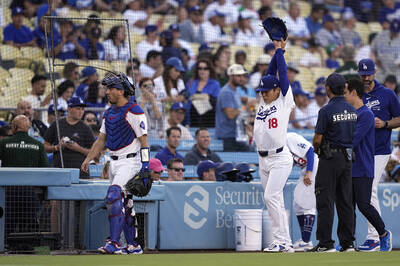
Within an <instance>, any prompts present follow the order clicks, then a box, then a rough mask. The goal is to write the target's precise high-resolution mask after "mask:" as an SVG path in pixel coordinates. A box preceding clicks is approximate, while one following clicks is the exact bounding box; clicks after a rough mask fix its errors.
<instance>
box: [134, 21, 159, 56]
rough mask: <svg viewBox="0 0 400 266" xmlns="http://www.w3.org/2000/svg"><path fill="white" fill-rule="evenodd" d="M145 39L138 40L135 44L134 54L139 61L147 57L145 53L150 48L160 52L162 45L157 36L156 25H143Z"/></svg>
mask: <svg viewBox="0 0 400 266" xmlns="http://www.w3.org/2000/svg"><path fill="white" fill-rule="evenodd" d="M145 33H146V39H144V40H143V41H141V42H139V43H138V44H137V45H136V55H137V56H138V58H139V60H140V62H144V60H145V59H146V57H147V53H148V52H149V51H151V50H155V51H159V52H161V50H162V47H161V46H160V43H159V41H158V37H157V26H156V25H152V24H149V25H147V26H146V27H145Z"/></svg>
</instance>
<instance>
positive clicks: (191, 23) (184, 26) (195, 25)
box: [179, 5, 205, 44]
mask: <svg viewBox="0 0 400 266" xmlns="http://www.w3.org/2000/svg"><path fill="white" fill-rule="evenodd" d="M202 22H203V12H202V10H201V8H200V7H199V6H197V5H196V6H193V7H191V8H190V9H189V19H187V20H185V21H183V22H182V23H181V24H179V28H180V32H181V38H182V39H183V40H185V41H187V42H191V43H198V44H201V43H203V42H204V40H205V39H204V29H203V25H202Z"/></svg>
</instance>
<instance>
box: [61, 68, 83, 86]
mask: <svg viewBox="0 0 400 266" xmlns="http://www.w3.org/2000/svg"><path fill="white" fill-rule="evenodd" d="M62 74H63V78H62V80H61V82H63V81H65V80H70V81H72V82H73V84H74V90H75V87H77V86H78V85H79V78H80V73H79V66H78V65H77V64H76V63H74V62H68V63H66V64H65V66H64V69H63V72H62Z"/></svg>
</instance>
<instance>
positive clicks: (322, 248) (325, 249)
mask: <svg viewBox="0 0 400 266" xmlns="http://www.w3.org/2000/svg"><path fill="white" fill-rule="evenodd" d="M307 252H336V249H335V248H334V247H325V246H321V245H320V244H318V245H316V246H315V247H313V248H312V249H309V250H307Z"/></svg>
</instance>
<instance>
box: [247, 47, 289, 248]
mask: <svg viewBox="0 0 400 266" xmlns="http://www.w3.org/2000/svg"><path fill="white" fill-rule="evenodd" d="M273 42H274V45H275V48H276V51H275V54H274V56H273V58H272V59H271V63H270V65H269V67H268V70H267V73H266V75H265V76H263V77H262V79H261V82H260V86H259V88H258V89H257V92H260V93H261V99H260V106H259V108H258V111H257V114H256V119H255V124H254V140H255V143H256V146H257V150H258V154H259V165H260V168H259V170H260V177H261V184H262V186H263V189H264V199H265V203H266V206H267V208H268V212H269V214H270V216H271V227H272V228H271V230H272V235H273V242H272V244H271V245H270V246H269V247H267V248H265V249H264V251H266V252H294V249H293V246H292V240H291V239H290V235H289V224H288V219H287V216H286V210H285V206H284V201H283V188H284V186H285V183H286V180H287V178H288V177H289V174H290V172H291V170H292V165H293V163H292V161H293V159H292V156H291V154H290V151H289V149H288V147H287V146H286V132H287V127H288V123H289V115H290V112H291V111H292V109H293V108H294V107H295V103H294V100H293V94H292V89H291V88H290V85H289V80H288V77H287V69H286V62H285V58H284V56H283V54H284V52H285V51H284V50H285V46H286V42H287V41H286V40H284V39H281V40H280V41H275V40H274V41H273ZM277 72H278V74H279V80H278V78H277V76H276V74H277Z"/></svg>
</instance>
